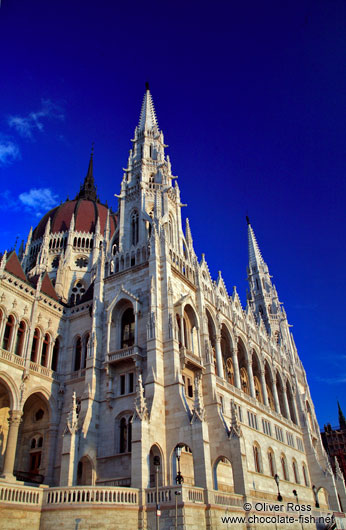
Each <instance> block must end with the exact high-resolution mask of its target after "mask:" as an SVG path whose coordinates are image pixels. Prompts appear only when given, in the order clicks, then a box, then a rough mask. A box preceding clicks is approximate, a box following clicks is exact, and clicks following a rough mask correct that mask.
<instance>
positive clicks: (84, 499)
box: [43, 486, 138, 505]
mask: <svg viewBox="0 0 346 530" xmlns="http://www.w3.org/2000/svg"><path fill="white" fill-rule="evenodd" d="M43 504H44V505H57V504H132V505H137V504H138V489H135V488H112V487H99V486H74V487H70V488H49V489H48V490H47V491H45V495H44V499H43Z"/></svg>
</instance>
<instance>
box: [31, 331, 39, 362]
mask: <svg viewBox="0 0 346 530" xmlns="http://www.w3.org/2000/svg"><path fill="white" fill-rule="evenodd" d="M39 342H40V330H39V329H38V328H35V331H34V338H33V340H32V346H31V356H30V360H31V361H32V362H33V363H36V362H37V352H38V344H39Z"/></svg>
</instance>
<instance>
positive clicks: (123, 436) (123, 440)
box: [119, 418, 127, 453]
mask: <svg viewBox="0 0 346 530" xmlns="http://www.w3.org/2000/svg"><path fill="white" fill-rule="evenodd" d="M126 451H127V424H126V418H121V420H120V443H119V453H126Z"/></svg>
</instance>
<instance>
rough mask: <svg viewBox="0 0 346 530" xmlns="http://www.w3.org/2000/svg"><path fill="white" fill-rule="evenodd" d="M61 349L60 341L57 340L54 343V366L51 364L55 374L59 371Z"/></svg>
mask: <svg viewBox="0 0 346 530" xmlns="http://www.w3.org/2000/svg"><path fill="white" fill-rule="evenodd" d="M59 349H60V341H59V339H56V340H55V343H54V348H53V355H52V364H51V369H52V370H54V372H56V371H57V369H58V360H59Z"/></svg>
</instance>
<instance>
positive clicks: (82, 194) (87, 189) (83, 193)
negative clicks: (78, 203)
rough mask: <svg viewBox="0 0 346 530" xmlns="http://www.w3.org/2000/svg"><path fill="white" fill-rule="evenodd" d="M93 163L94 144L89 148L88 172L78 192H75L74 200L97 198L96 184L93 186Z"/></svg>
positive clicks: (92, 199)
mask: <svg viewBox="0 0 346 530" xmlns="http://www.w3.org/2000/svg"><path fill="white" fill-rule="evenodd" d="M93 165H94V146H93V147H92V149H91V154H90V160H89V166H88V172H87V174H86V177H85V179H84V182H83V184H82V186H81V188H80V191H79V193H77V195H76V199H75V200H78V199H86V200H89V201H96V200H97V192H96V186H95V181H94V168H93Z"/></svg>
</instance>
